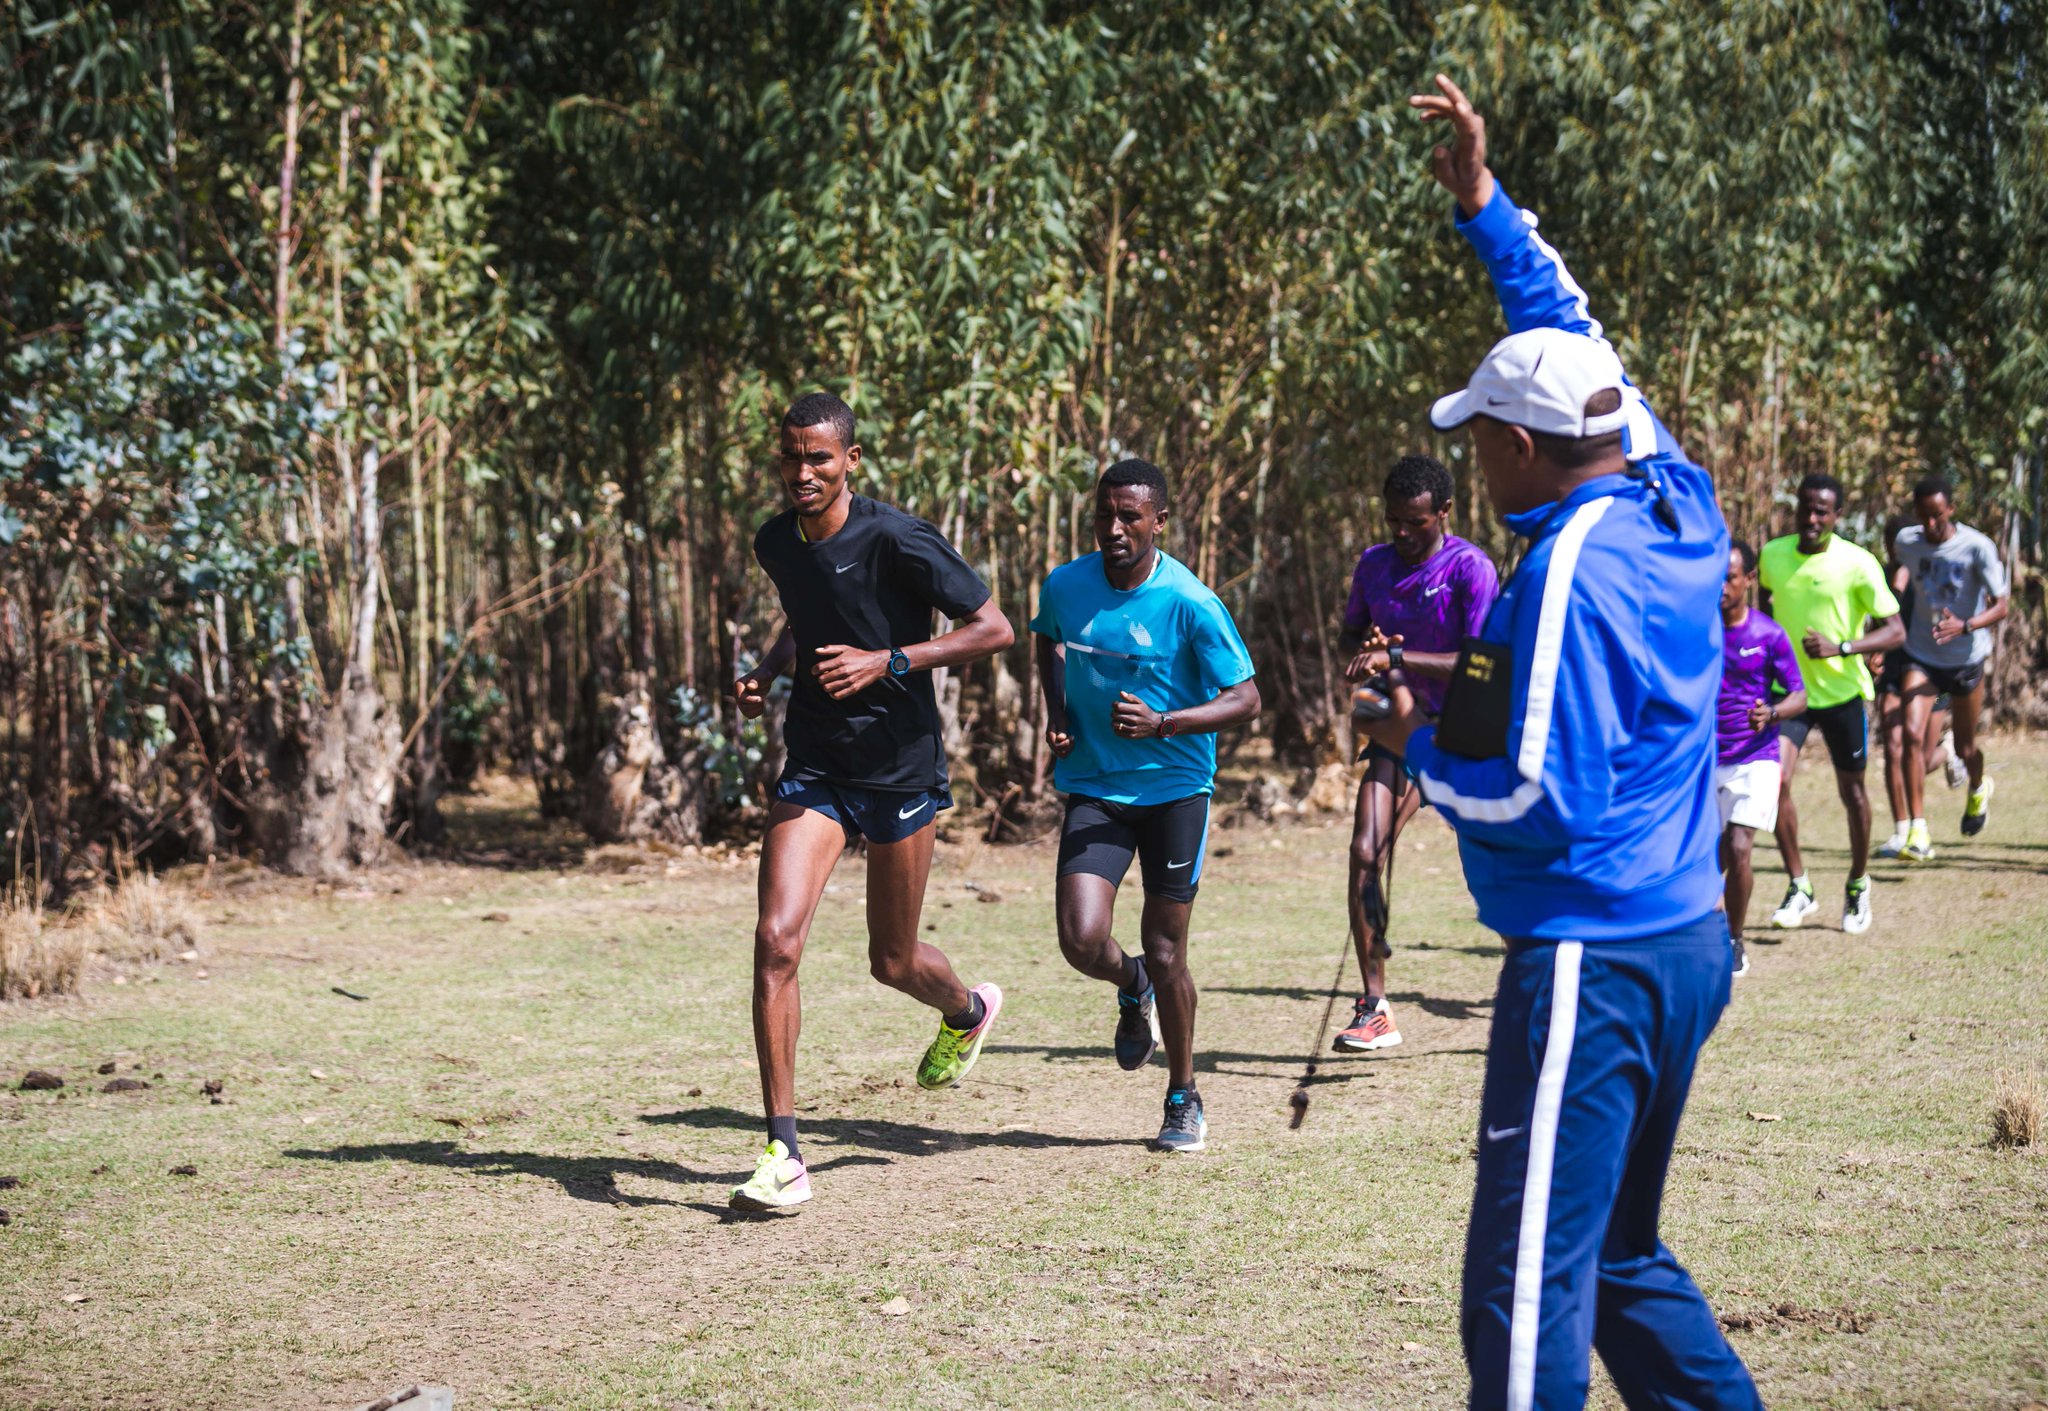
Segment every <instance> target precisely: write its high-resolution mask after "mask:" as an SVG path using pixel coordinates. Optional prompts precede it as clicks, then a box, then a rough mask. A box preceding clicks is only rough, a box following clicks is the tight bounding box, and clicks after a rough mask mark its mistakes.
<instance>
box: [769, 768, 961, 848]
mask: <svg viewBox="0 0 2048 1411" xmlns="http://www.w3.org/2000/svg"><path fill="white" fill-rule="evenodd" d="M775 801H776V802H777V803H789V804H795V805H796V806H797V807H798V808H807V809H809V810H810V811H811V812H812V813H822V814H824V815H825V816H826V817H827V818H829V819H831V820H832V821H833V822H834V823H837V824H838V825H839V826H840V827H841V828H844V829H845V830H846V840H847V841H848V842H852V841H853V840H854V838H855V836H859V837H863V838H866V839H867V840H868V841H869V842H871V843H900V842H902V841H903V840H904V839H905V838H907V837H909V836H910V835H911V834H913V833H915V832H916V831H917V830H918V829H920V828H927V827H930V826H931V823H932V820H933V819H935V818H937V817H938V816H939V813H940V811H941V810H942V809H948V808H951V807H952V806H953V792H952V790H950V789H913V790H911V791H909V792H905V791H904V790H901V789H863V788H861V787H859V786H858V785H853V784H834V783H830V782H829V781H827V780H824V779H819V778H815V777H807V776H804V775H800V774H796V775H793V774H785V775H783V776H782V781H781V782H780V783H778V784H777V785H776V786H775Z"/></svg>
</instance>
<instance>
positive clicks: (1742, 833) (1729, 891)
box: [1721, 823, 1756, 940]
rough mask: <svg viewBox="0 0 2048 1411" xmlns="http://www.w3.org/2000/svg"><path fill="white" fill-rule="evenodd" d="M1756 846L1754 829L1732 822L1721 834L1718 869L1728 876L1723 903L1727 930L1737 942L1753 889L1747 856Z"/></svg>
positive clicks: (1745, 919) (1724, 886) (1747, 919)
mask: <svg viewBox="0 0 2048 1411" xmlns="http://www.w3.org/2000/svg"><path fill="white" fill-rule="evenodd" d="M1755 844H1756V829H1754V828H1745V827H1743V826H1742V825H1741V824H1740V823H1731V824H1729V825H1728V827H1727V829H1726V830H1725V831H1724V832H1723V833H1722V834H1721V870H1722V871H1723V872H1725V873H1726V874H1727V880H1726V881H1725V882H1724V883H1723V887H1722V900H1723V903H1724V904H1725V905H1726V906H1727V908H1728V929H1729V931H1731V932H1732V933H1733V934H1734V936H1735V938H1736V939H1737V940H1740V939H1742V932H1743V930H1744V928H1745V927H1746V926H1747V925H1748V923H1749V896H1750V893H1751V892H1752V891H1754V890H1755V888H1756V877H1755V874H1754V872H1753V871H1752V869H1751V866H1750V854H1751V852H1752V850H1753V849H1754V847H1755Z"/></svg>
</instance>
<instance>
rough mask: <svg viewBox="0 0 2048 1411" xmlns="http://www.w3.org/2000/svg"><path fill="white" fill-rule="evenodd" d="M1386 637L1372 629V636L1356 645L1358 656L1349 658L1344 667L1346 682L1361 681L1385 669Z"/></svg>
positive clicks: (1377, 629) (1378, 630) (1376, 629)
mask: <svg viewBox="0 0 2048 1411" xmlns="http://www.w3.org/2000/svg"><path fill="white" fill-rule="evenodd" d="M1387 645H1388V643H1387V636H1386V634H1385V633H1384V632H1382V631H1380V629H1379V628H1377V627H1375V628H1373V629H1372V635H1371V636H1369V637H1367V638H1366V639H1365V640H1364V641H1362V642H1360V643H1359V644H1358V655H1356V656H1354V657H1352V658H1351V660H1350V661H1349V662H1347V663H1346V664H1345V667H1344V679H1345V680H1346V681H1363V680H1364V679H1365V678H1366V677H1368V676H1376V675H1378V674H1379V673H1380V672H1382V671H1385V670H1386V669H1387Z"/></svg>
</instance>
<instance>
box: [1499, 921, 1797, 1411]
mask: <svg viewBox="0 0 2048 1411" xmlns="http://www.w3.org/2000/svg"><path fill="white" fill-rule="evenodd" d="M1729 959H1730V952H1729V942H1728V927H1727V923H1726V920H1725V918H1724V917H1722V916H1721V915H1720V914H1719V913H1718V912H1717V913H1714V914H1712V915H1710V916H1708V917H1707V918H1706V919H1704V920H1702V921H1699V922H1696V923H1694V924H1693V925H1691V926H1687V927H1684V928H1682V929H1680V930H1677V931H1673V932H1669V933H1667V934H1664V935H1660V936H1652V937H1646V938H1644V939H1642V940H1635V941H1597V942H1579V941H1533V940H1510V941H1509V942H1508V958H1507V962H1506V964H1505V965H1504V966H1503V967H1502V969H1501V977H1500V989H1499V993H1498V995H1497V996H1496V998H1495V1001H1494V1011H1493V1032H1492V1036H1491V1039H1490V1040H1489V1042H1488V1046H1487V1055H1486V1092H1485V1096H1484V1097H1483V1098H1482V1099H1481V1101H1480V1108H1479V1178H1478V1188H1477V1190H1476V1192H1475V1194H1474V1196H1473V1200H1472V1223H1471V1227H1470V1230H1469V1231H1468V1233H1467V1237H1466V1244H1465V1288H1464V1318H1463V1331H1464V1339H1465V1361H1466V1364H1467V1366H1468V1367H1469V1368H1470V1369H1471V1373H1472V1396H1471V1406H1472V1407H1473V1408H1474V1411H1495V1409H1496V1408H1500V1409H1501V1411H1562V1409H1563V1408H1577V1407H1580V1406H1582V1405H1583V1404H1584V1403H1585V1399H1586V1383H1587V1377H1588V1375H1589V1364H1588V1359H1587V1352H1588V1349H1589V1348H1592V1349H1597V1350H1598V1351H1599V1353H1600V1360H1601V1361H1602V1362H1603V1363H1605V1364H1606V1367H1607V1371H1608V1374H1609V1375H1610V1376H1612V1377H1613V1378H1614V1381H1615V1385H1616V1386H1617V1387H1618V1388H1619V1389H1620V1391H1621V1395H1622V1399H1623V1400H1624V1401H1625V1402H1626V1403H1627V1404H1628V1405H1629V1406H1630V1407H1632V1408H1642V1407H1657V1408H1668V1411H1692V1408H1699V1409H1700V1411H1706V1409H1707V1408H1713V1411H1726V1408H1745V1411H1746V1409H1747V1408H1761V1407H1762V1405H1763V1403H1762V1401H1761V1400H1760V1399H1759V1398H1758V1396H1757V1392H1756V1386H1755V1384H1754V1383H1753V1382H1752V1381H1751V1380H1750V1377H1749V1372H1748V1369H1746V1368H1745V1367H1744V1366H1743V1365H1742V1359H1741V1358H1740V1357H1738V1356H1736V1354H1735V1349H1733V1348H1732V1347H1730V1346H1729V1345H1728V1339H1727V1338H1726V1336H1724V1335H1723V1333H1722V1332H1721V1327H1720V1324H1719V1323H1718V1322H1717V1321H1716V1320H1715V1318H1714V1311H1713V1309H1712V1308H1710V1307H1708V1305H1707V1300H1706V1298H1705V1297H1704V1296H1703V1295H1702V1294H1701V1293H1700V1291H1699V1288H1698V1287H1697V1286H1696V1285H1695V1284H1694V1283H1693V1281H1692V1278H1691V1276H1690V1275H1688V1274H1687V1273H1686V1272H1685V1269H1684V1268H1683V1267H1682V1266H1681V1265H1680V1264H1679V1262H1678V1260H1677V1258H1676V1257H1675V1256H1674V1255H1673V1254H1672V1253H1671V1251H1670V1250H1668V1249H1666V1248H1665V1247H1664V1245H1663V1243H1662V1241H1660V1240H1659V1239H1658V1238H1657V1212H1658V1208H1659V1206H1660V1205H1661V1204H1662V1203H1663V1199H1664V1172H1665V1168H1666V1166H1667V1165H1668V1164H1669V1163H1670V1160H1671V1147H1672V1143H1673V1142H1674V1141H1675V1140H1676V1138H1677V1135H1678V1120H1679V1117H1680V1115H1681V1114H1682V1113H1683V1112H1684V1111H1685V1098H1686V1093H1687V1092H1688V1091H1689V1090H1690V1088H1691V1087H1692V1074H1693V1064H1694V1061H1695V1060H1696V1058H1697V1057H1698V1055H1699V1051H1700V1046H1701V1045H1702V1044H1704V1043H1705V1042H1706V1041H1707V1036H1708V1035H1709V1034H1711V1033H1712V1032H1713V1029H1714V1024H1715V1022H1716V1021H1717V1020H1718V1019H1719V1018H1720V1017H1721V1011H1722V1010H1723V1009H1724V1008H1726V1006H1727V1004H1728V988H1729V979H1730V974H1729V972H1730V963H1729Z"/></svg>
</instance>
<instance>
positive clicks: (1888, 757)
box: [1877, 691, 1920, 828]
mask: <svg viewBox="0 0 2048 1411" xmlns="http://www.w3.org/2000/svg"><path fill="white" fill-rule="evenodd" d="M1877 720H1878V728H1879V729H1880V731H1882V737H1881V738H1882V739H1883V741H1884V791H1885V795H1886V797H1887V799H1888V800H1889V801H1890V803H1891V806H1892V821H1893V822H1894V823H1896V824H1897V825H1898V826H1899V827H1901V828H1903V827H1905V825H1906V820H1907V819H1909V818H1911V817H1912V816H1913V815H1912V814H1910V813H1908V812H1907V811H1906V772H1907V765H1906V761H1907V760H1909V759H1911V760H1915V761H1917V760H1918V759H1919V758H1920V752H1919V751H1918V750H1917V749H1915V748H1913V747H1912V745H1911V744H1909V738H1910V737H1909V736H1908V735H1907V734H1906V703H1905V701H1904V699H1903V698H1902V697H1900V695H1899V694H1898V693H1897V692H1896V691H1887V692H1885V693H1884V694H1883V695H1882V696H1879V697H1878V698H1877Z"/></svg>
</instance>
